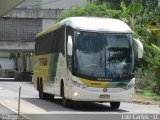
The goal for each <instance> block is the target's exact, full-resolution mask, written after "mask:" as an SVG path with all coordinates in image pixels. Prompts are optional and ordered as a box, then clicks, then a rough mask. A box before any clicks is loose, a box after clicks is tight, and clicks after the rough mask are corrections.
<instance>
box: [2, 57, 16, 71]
mask: <svg viewBox="0 0 160 120" xmlns="http://www.w3.org/2000/svg"><path fill="white" fill-rule="evenodd" d="M0 65H1V69H9V70H13V66H14V62H13V60H10V59H8V58H4V57H3V58H0Z"/></svg>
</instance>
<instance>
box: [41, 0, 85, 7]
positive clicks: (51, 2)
mask: <svg viewBox="0 0 160 120" xmlns="http://www.w3.org/2000/svg"><path fill="white" fill-rule="evenodd" d="M86 4H87V0H42V9H53V8H54V9H55V8H60V9H69V8H71V7H74V6H84V5H86Z"/></svg>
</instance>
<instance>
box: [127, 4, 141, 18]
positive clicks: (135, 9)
mask: <svg viewBox="0 0 160 120" xmlns="http://www.w3.org/2000/svg"><path fill="white" fill-rule="evenodd" d="M127 10H128V12H129V13H130V14H131V15H132V16H136V15H138V14H139V13H141V12H142V10H143V7H142V4H140V3H132V4H130V5H129V6H128V9H127Z"/></svg>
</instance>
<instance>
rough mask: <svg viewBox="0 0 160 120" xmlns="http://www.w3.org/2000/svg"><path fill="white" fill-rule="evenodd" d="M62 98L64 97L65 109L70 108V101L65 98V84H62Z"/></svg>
mask: <svg viewBox="0 0 160 120" xmlns="http://www.w3.org/2000/svg"><path fill="white" fill-rule="evenodd" d="M61 97H62V105H63V106H64V107H69V100H68V99H67V98H65V96H64V84H63V82H62V84H61Z"/></svg>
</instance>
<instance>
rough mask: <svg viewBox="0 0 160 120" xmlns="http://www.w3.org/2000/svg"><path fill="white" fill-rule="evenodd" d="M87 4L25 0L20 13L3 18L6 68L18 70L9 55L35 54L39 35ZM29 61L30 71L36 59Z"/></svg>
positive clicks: (0, 35) (0, 34)
mask: <svg viewBox="0 0 160 120" xmlns="http://www.w3.org/2000/svg"><path fill="white" fill-rule="evenodd" d="M85 4H87V0H25V1H24V2H23V3H22V4H20V5H19V6H17V8H16V9H13V10H12V11H10V12H9V13H8V14H6V15H4V16H3V17H2V18H0V51H3V52H4V53H3V52H1V53H0V64H3V66H2V67H4V68H5V69H13V67H14V64H13V61H10V60H9V58H8V57H7V56H6V51H10V52H29V51H33V50H34V41H35V36H36V34H37V33H38V32H40V31H43V30H46V29H48V28H49V27H50V25H52V24H54V23H55V21H56V19H57V17H58V16H59V14H60V13H62V12H63V11H64V10H66V9H69V8H71V7H73V6H83V5H85ZM27 61H28V62H27V70H29V69H31V68H32V67H31V66H32V65H31V61H32V58H28V59H27ZM19 64H21V63H19ZM20 67H23V66H20ZM21 69H23V68H21Z"/></svg>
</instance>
